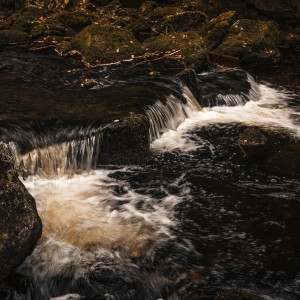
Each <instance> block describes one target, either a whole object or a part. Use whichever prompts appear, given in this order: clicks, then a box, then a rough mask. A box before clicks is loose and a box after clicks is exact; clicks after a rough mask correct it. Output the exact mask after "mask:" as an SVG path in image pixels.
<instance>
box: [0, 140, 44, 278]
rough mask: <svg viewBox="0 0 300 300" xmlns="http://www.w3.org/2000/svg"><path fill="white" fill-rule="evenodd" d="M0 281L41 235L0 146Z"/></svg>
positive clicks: (32, 208)
mask: <svg viewBox="0 0 300 300" xmlns="http://www.w3.org/2000/svg"><path fill="white" fill-rule="evenodd" d="M0 168H1V172H0V186H1V188H0V241H1V243H0V270H1V273H0V281H1V280H3V279H4V278H5V277H6V276H7V275H8V274H9V273H10V272H11V271H12V269H13V268H15V267H16V266H18V265H19V264H21V263H22V261H23V260H24V259H25V258H26V257H27V256H28V255H30V254H31V252H32V251H33V249H34V248H35V246H36V244H37V242H38V240H39V238H40V237H41V233H42V223H41V220H40V217H39V216H38V213H37V210H36V205H35V201H34V199H33V197H32V196H31V195H30V194H29V193H28V191H27V190H26V188H25V187H24V185H23V184H22V183H21V182H20V180H19V179H18V176H17V174H16V171H15V170H14V167H13V162H12V161H11V157H10V156H9V155H8V150H7V147H6V145H5V144H3V143H0Z"/></svg>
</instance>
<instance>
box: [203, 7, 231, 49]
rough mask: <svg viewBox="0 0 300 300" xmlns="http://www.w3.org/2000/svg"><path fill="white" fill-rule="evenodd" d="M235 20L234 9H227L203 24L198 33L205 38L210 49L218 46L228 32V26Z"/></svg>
mask: <svg viewBox="0 0 300 300" xmlns="http://www.w3.org/2000/svg"><path fill="white" fill-rule="evenodd" d="M235 21H236V13H235V11H228V12H226V13H223V14H221V15H219V16H218V17H216V18H214V19H212V20H210V21H209V22H207V23H206V24H204V25H203V26H202V27H201V28H200V30H199V34H200V35H201V36H202V37H203V38H204V39H205V41H206V44H207V46H208V48H209V49H210V50H213V49H215V48H216V47H218V46H219V45H220V44H221V42H222V41H223V39H224V37H225V36H226V35H227V34H228V31H229V28H230V26H231V25H232V24H233V23H234V22H235Z"/></svg>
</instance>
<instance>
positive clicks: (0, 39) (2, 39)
mask: <svg viewBox="0 0 300 300" xmlns="http://www.w3.org/2000/svg"><path fill="white" fill-rule="evenodd" d="M28 43H30V36H29V34H28V33H26V32H24V31H20V30H16V29H4V30H0V47H1V46H14V45H24V44H28Z"/></svg>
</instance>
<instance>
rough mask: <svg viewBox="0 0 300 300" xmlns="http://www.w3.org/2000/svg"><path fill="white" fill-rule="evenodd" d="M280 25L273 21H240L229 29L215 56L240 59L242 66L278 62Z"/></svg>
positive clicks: (215, 51)
mask: <svg viewBox="0 0 300 300" xmlns="http://www.w3.org/2000/svg"><path fill="white" fill-rule="evenodd" d="M278 36H279V31H278V25H277V24H276V23H274V22H271V21H258V20H246V19H242V20H238V21H237V22H235V23H234V24H233V25H231V27H230V29H229V33H228V35H227V36H226V37H225V39H224V41H223V42H222V44H221V45H220V46H219V47H218V48H217V49H215V50H214V51H212V53H213V54H214V55H230V56H233V57H238V58H239V60H240V62H241V63H242V64H260V63H270V62H274V61H276V60H278V58H279V56H280V52H279V50H278V48H277V41H278Z"/></svg>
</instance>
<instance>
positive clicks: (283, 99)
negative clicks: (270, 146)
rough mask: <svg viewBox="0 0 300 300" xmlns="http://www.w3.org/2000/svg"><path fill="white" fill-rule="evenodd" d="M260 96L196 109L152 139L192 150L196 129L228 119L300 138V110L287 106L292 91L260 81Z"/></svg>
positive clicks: (168, 147) (162, 146)
mask: <svg viewBox="0 0 300 300" xmlns="http://www.w3.org/2000/svg"><path fill="white" fill-rule="evenodd" d="M259 90H260V95H261V96H260V99H259V100H258V101H249V102H247V103H246V104H245V105H240V106H231V107H228V106H215V107H211V108H203V109H202V110H200V111H193V112H192V113H190V115H189V117H188V118H187V119H185V120H184V122H182V123H181V124H180V125H179V126H178V127H177V128H176V129H175V130H168V131H167V132H165V133H164V134H163V135H162V136H161V137H160V138H159V139H156V140H155V141H154V142H153V143H152V147H153V148H154V149H158V150H160V151H172V150H175V149H180V150H182V151H191V150H195V149H197V148H198V147H199V146H201V145H199V144H197V143H195V142H193V141H191V137H192V136H193V133H192V132H193V130H195V129H197V128H200V127H203V126H207V125H211V124H222V123H223V124H225V123H241V124H245V125H248V126H253V125H254V126H260V127H263V128H269V129H272V130H278V129H283V130H286V131H288V132H289V133H291V134H293V135H294V136H295V137H296V138H300V126H299V125H297V124H295V122H294V121H293V118H292V117H293V115H294V116H300V113H299V112H296V111H294V110H293V109H292V108H290V107H288V106H287V100H289V99H290V98H291V97H292V95H291V94H290V93H288V92H284V91H278V90H275V89H273V88H271V87H268V86H266V85H262V84H261V85H259Z"/></svg>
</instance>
